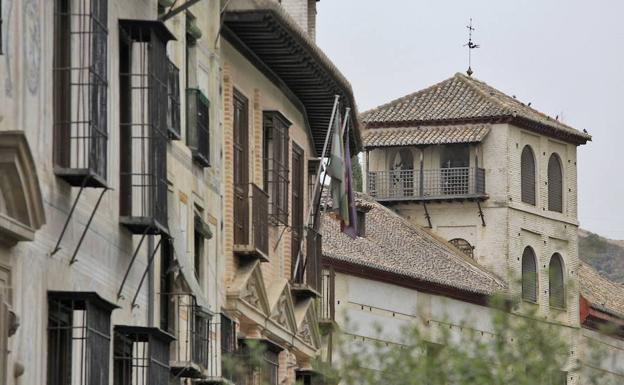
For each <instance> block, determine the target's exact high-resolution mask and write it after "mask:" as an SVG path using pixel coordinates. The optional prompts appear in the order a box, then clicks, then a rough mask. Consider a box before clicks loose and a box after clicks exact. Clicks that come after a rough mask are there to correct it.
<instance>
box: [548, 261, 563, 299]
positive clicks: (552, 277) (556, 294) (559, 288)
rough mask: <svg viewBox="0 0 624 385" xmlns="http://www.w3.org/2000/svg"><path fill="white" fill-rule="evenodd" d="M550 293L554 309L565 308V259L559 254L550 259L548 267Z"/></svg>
mask: <svg viewBox="0 0 624 385" xmlns="http://www.w3.org/2000/svg"><path fill="white" fill-rule="evenodd" d="M548 293H549V303H550V306H552V307H557V308H560V309H563V308H564V307H565V282H564V278H563V259H562V258H561V255H560V254H559V253H555V254H553V256H552V257H550V264H549V266H548Z"/></svg>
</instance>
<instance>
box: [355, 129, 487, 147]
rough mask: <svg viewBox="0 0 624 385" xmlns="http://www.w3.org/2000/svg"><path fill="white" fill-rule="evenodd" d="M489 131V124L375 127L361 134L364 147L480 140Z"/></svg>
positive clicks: (474, 141) (473, 141)
mask: <svg viewBox="0 0 624 385" xmlns="http://www.w3.org/2000/svg"><path fill="white" fill-rule="evenodd" d="M488 132H490V125H489V124H464V125H455V126H421V127H414V128H405V127H403V128H375V129H370V130H366V131H365V132H364V134H363V135H362V137H363V140H364V146H365V147H390V146H406V145H417V144H448V143H476V142H481V141H482V140H483V138H485V136H486V135H487V134H488Z"/></svg>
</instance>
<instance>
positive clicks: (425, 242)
mask: <svg viewBox="0 0 624 385" xmlns="http://www.w3.org/2000/svg"><path fill="white" fill-rule="evenodd" d="M356 204H357V205H358V206H365V207H366V208H367V209H369V211H368V212H367V214H366V236H365V237H357V238H356V239H351V238H349V237H348V236H346V235H345V234H343V233H341V232H340V223H339V222H338V220H337V219H335V218H333V217H332V216H331V214H323V224H322V235H323V255H324V256H325V257H326V258H328V259H330V260H332V259H334V260H338V261H345V262H349V263H353V264H356V265H362V266H366V267H370V268H373V269H378V270H380V271H384V272H389V273H395V274H398V275H402V276H405V277H407V278H415V279H417V280H420V281H426V282H431V283H434V284H438V285H443V286H447V287H450V288H455V289H459V290H461V291H467V292H470V293H476V294H485V295H490V294H494V293H496V292H499V291H503V290H505V287H506V286H505V284H504V283H503V281H502V280H500V279H499V278H497V277H496V276H495V275H494V274H492V273H490V272H488V271H487V270H485V269H483V268H482V267H480V266H478V265H477V264H476V263H475V262H474V261H472V260H471V259H470V258H468V257H467V256H466V255H464V254H463V253H462V252H461V251H459V250H457V249H456V248H454V247H453V246H452V245H450V244H449V243H447V242H446V241H444V240H441V239H439V238H437V237H435V236H433V235H432V234H430V233H428V232H427V231H425V230H424V229H421V228H420V227H418V226H415V225H413V224H411V223H409V222H408V221H407V220H405V219H404V218H402V217H400V216H399V215H397V214H396V213H394V212H392V211H391V210H389V209H388V208H386V207H384V206H382V205H380V204H379V203H377V202H375V201H374V200H373V199H372V198H371V197H368V196H366V195H364V194H357V197H356Z"/></svg>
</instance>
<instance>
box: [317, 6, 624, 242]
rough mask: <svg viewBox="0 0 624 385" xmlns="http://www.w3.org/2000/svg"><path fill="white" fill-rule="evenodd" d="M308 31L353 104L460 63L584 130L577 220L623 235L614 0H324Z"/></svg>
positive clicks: (623, 66) (623, 144) (623, 16)
mask: <svg viewBox="0 0 624 385" xmlns="http://www.w3.org/2000/svg"><path fill="white" fill-rule="evenodd" d="M317 5H318V25H317V43H318V44H319V46H320V47H321V48H323V50H324V51H325V52H326V53H327V55H328V56H329V57H330V58H331V59H332V60H333V61H334V63H335V64H336V65H337V66H338V68H340V70H341V71H342V72H343V73H344V74H345V76H346V77H347V78H348V79H349V80H350V81H351V84H352V86H353V89H354V92H355V98H356V101H357V103H358V108H359V110H360V112H362V111H365V110H368V109H370V108H372V107H375V106H378V105H380V104H383V103H385V102H388V101H390V100H392V99H395V98H397V97H401V96H403V95H406V94H408V93H411V92H414V91H417V90H420V89H422V88H424V87H426V86H429V85H432V84H434V83H437V82H439V81H442V80H444V79H446V78H449V77H451V76H452V75H453V74H454V73H456V72H464V71H465V70H466V68H467V66H468V63H467V61H468V58H467V53H466V48H465V47H463V44H464V43H465V42H466V41H467V39H468V35H467V29H466V25H467V24H468V20H469V19H470V18H471V17H472V19H473V24H474V25H475V27H476V31H475V32H474V34H473V40H474V42H475V43H477V44H480V45H481V48H479V49H476V50H474V51H473V58H472V68H473V70H474V72H475V73H474V75H473V76H474V77H476V78H478V79H479V80H483V81H485V82H487V83H488V84H489V85H491V86H494V87H495V88H498V89H499V90H501V91H503V92H505V93H507V94H509V95H516V96H517V97H518V99H520V100H521V101H523V102H525V103H526V102H531V103H532V107H534V108H536V109H538V110H540V111H542V112H544V113H546V114H548V115H551V116H553V117H554V116H556V115H559V117H560V119H562V120H563V122H565V123H566V124H569V125H571V126H573V127H575V128H577V129H580V130H582V129H587V131H589V133H590V134H592V135H593V141H592V142H589V143H588V144H587V145H585V146H581V147H580V149H579V155H578V158H579V159H578V171H579V173H578V185H579V220H580V222H581V227H583V228H585V229H588V230H590V231H594V232H597V233H599V234H601V235H605V236H608V237H610V238H615V239H624V97H623V96H622V95H623V94H624V1H621V0H611V1H607V0H592V1H589V0H531V1H528V0H525V1H521V0H506V1H494V0H437V1H433V0H385V1H379V0H322V1H320V2H318V3H317Z"/></svg>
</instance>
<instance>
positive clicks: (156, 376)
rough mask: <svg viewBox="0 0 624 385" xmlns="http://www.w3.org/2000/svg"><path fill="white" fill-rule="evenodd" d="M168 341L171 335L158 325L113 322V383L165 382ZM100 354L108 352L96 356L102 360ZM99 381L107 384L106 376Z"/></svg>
mask: <svg viewBox="0 0 624 385" xmlns="http://www.w3.org/2000/svg"><path fill="white" fill-rule="evenodd" d="M171 341H172V337H171V336H170V335H169V334H166V333H164V332H162V331H161V330H160V329H158V328H152V327H142V326H115V338H114V354H113V384H114V385H151V384H168V383H169V375H170V374H169V344H170V343H171ZM101 357H108V355H97V356H96V357H95V358H96V359H97V360H99V361H102V358H101ZM101 383H102V384H107V383H108V380H106V381H103V382H101ZM65 384H66V383H65V382H63V383H62V385H65Z"/></svg>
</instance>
